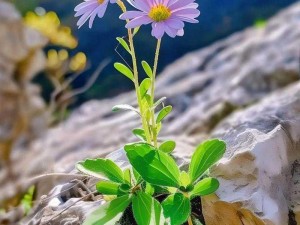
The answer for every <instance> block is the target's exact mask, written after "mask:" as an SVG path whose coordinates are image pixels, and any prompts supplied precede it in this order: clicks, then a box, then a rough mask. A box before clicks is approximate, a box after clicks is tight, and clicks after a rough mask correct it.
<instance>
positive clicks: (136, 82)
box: [117, 0, 151, 144]
mask: <svg viewBox="0 0 300 225" xmlns="http://www.w3.org/2000/svg"><path fill="white" fill-rule="evenodd" d="M117 4H118V5H119V7H120V8H121V10H122V11H123V12H126V7H125V5H124V3H123V2H122V1H121V0H118V1H117ZM126 22H127V23H128V22H129V21H128V20H126ZM128 39H129V46H130V52H131V57H132V66H133V75H134V87H135V93H136V97H137V102H138V105H139V109H140V113H141V120H142V126H143V129H144V131H145V136H146V139H147V142H148V143H149V144H151V135H150V131H149V125H148V122H147V119H146V115H145V110H144V107H143V104H142V98H141V94H140V91H139V89H140V88H139V76H138V69H137V60H136V56H135V50H134V44H133V34H132V30H131V29H128Z"/></svg>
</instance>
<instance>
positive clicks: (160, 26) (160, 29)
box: [151, 22, 165, 39]
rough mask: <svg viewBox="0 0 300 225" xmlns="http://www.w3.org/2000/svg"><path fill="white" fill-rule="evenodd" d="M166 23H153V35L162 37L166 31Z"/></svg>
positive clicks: (158, 37)
mask: <svg viewBox="0 0 300 225" xmlns="http://www.w3.org/2000/svg"><path fill="white" fill-rule="evenodd" d="M164 26H165V25H164V23H163V22H159V23H156V22H154V23H152V32H151V35H152V36H154V37H156V38H157V39H161V38H162V36H163V35H164V33H165V27H164Z"/></svg>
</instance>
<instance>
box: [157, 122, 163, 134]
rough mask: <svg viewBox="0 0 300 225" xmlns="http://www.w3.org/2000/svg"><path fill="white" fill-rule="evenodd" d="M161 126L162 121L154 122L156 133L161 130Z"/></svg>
mask: <svg viewBox="0 0 300 225" xmlns="http://www.w3.org/2000/svg"><path fill="white" fill-rule="evenodd" d="M161 128H162V123H158V124H156V133H157V134H159V132H160V131H161Z"/></svg>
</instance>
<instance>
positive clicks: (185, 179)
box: [180, 171, 191, 188]
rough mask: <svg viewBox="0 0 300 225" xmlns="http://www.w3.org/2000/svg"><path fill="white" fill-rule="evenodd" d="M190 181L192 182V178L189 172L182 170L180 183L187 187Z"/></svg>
mask: <svg viewBox="0 0 300 225" xmlns="http://www.w3.org/2000/svg"><path fill="white" fill-rule="evenodd" d="M190 183H191V179H190V176H189V174H188V173H187V172H185V171H182V172H181V173H180V184H181V185H182V186H183V187H185V188H186V187H187V186H188V185H190Z"/></svg>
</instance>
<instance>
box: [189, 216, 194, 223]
mask: <svg viewBox="0 0 300 225" xmlns="http://www.w3.org/2000/svg"><path fill="white" fill-rule="evenodd" d="M188 224H189V225H193V221H192V218H191V216H189V218H188Z"/></svg>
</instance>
